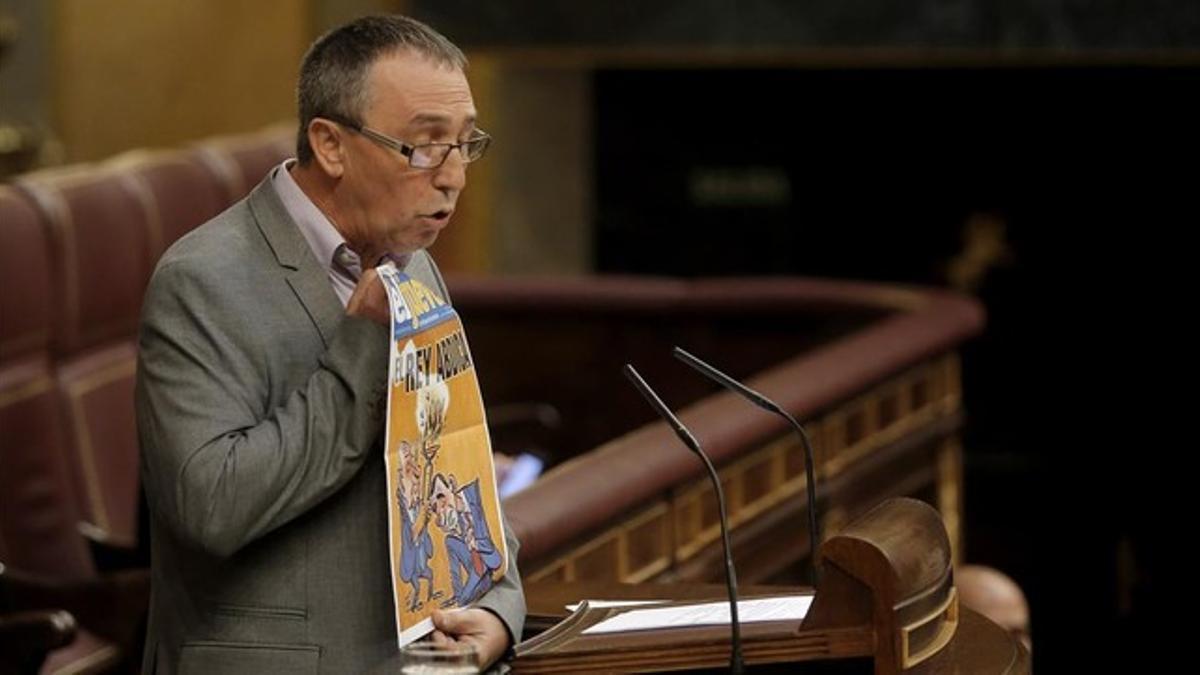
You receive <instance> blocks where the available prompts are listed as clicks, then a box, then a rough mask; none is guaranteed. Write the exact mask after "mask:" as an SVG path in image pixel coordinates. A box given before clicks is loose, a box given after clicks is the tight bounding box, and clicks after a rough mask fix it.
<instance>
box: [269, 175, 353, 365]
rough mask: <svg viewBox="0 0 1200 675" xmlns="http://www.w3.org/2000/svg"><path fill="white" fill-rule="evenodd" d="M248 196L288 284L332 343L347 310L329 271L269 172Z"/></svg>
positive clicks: (317, 327)
mask: <svg viewBox="0 0 1200 675" xmlns="http://www.w3.org/2000/svg"><path fill="white" fill-rule="evenodd" d="M248 199H249V204H250V212H251V213H253V214H254V220H255V222H256V223H258V229H259V231H261V232H262V235H263V237H264V238H265V239H266V240H267V245H268V246H270V247H271V251H272V252H273V253H274V254H275V259H276V261H277V262H278V263H279V266H280V267H282V268H284V270H285V271H284V274H285V276H286V278H287V283H288V285H289V286H291V288H292V292H293V293H295V294H296V298H297V299H299V300H300V304H301V305H303V306H304V310H305V311H306V312H308V316H309V318H311V319H312V322H313V325H314V326H315V327H316V329H317V332H319V333H320V334H321V340H322V341H323V342H324V343H325V345H326V346H329V341H330V339H332V337H333V332H334V330H336V329H337V327H338V324H339V323H341V320H342V316H343V315H344V314H345V309H344V308H343V307H342V303H341V301H339V300H338V298H337V295H336V294H335V293H334V291H333V287H332V286H331V285H330V283H329V274H328V272H327V271H326V269H325V267H324V266H323V265H322V264H321V263H319V262H317V259H316V256H314V255H313V252H312V249H311V248H310V247H309V245H308V242H307V241H306V240H305V239H304V235H302V234H300V230H299V229H298V228H297V227H296V224H295V223H293V222H292V219H291V217H290V216H288V213H287V209H286V208H284V206H283V202H282V201H281V200H280V199H279V194H278V193H276V192H275V188H274V187H272V186H271V176H270V175H269V174H268V176H267V177H266V178H265V179H263V181H262V182H261V183H259V184H258V187H256V188H254V190H253V191H252V192H251V193H250V196H249V198H248Z"/></svg>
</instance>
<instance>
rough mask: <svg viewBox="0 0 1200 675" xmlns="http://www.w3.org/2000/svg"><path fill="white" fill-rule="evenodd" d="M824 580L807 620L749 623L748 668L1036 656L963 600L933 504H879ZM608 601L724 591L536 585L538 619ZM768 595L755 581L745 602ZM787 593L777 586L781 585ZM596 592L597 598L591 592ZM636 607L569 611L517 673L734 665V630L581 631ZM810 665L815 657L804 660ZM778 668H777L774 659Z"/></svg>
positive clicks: (871, 668) (533, 612) (901, 665)
mask: <svg viewBox="0 0 1200 675" xmlns="http://www.w3.org/2000/svg"><path fill="white" fill-rule="evenodd" d="M821 560H822V577H821V580H820V582H819V583H818V584H817V587H816V589H815V591H814V590H813V589H792V590H790V591H786V593H791V594H812V595H814V596H815V597H814V598H813V603H812V606H811V608H810V609H809V612H808V614H807V616H806V617H805V618H804V620H803V621H775V622H764V623H750V624H744V625H743V626H742V641H743V650H744V653H745V660H746V664H747V667H748V669H750V670H752V671H753V670H759V669H763V670H784V668H782V666H787V668H786V670H787V671H788V672H794V671H801V672H802V671H804V670H806V669H812V670H814V671H819V672H830V671H831V668H830V667H831V666H832V667H833V669H832V670H835V671H836V672H874V673H875V674H876V675H887V674H890V673H943V672H945V673H950V672H970V673H1027V672H1029V655H1028V653H1027V652H1026V651H1025V649H1024V647H1023V646H1021V645H1020V643H1019V642H1018V641H1017V640H1015V639H1014V638H1013V637H1012V636H1010V635H1009V634H1008V633H1006V632H1005V631H1004V630H1003V629H1001V628H1000V627H999V626H996V625H995V624H993V623H992V622H990V621H988V620H987V619H985V618H983V617H982V616H980V615H978V614H976V613H975V612H972V611H970V610H968V609H966V608H960V607H959V604H958V595H957V592H956V589H955V586H954V576H953V566H952V564H951V556H950V545H949V541H948V538H947V535H946V530H945V527H944V526H943V524H942V521H941V518H940V516H939V515H938V513H937V512H936V511H934V510H933V508H931V507H930V506H928V505H926V504H925V503H923V502H920V501H917V500H913V499H905V498H900V499H892V500H888V501H886V502H883V503H881V504H880V505H879V506H877V507H876V508H874V509H872V510H871V511H869V512H868V513H866V514H864V515H863V516H862V517H860V518H859V519H857V520H856V521H854V522H852V523H851V524H850V525H849V526H847V527H846V528H845V529H843V530H842V532H840V533H839V534H838V535H836V536H834V537H831V538H830V539H828V540H827V541H826V542H825V543H824V544H823V545H822V546H821ZM593 591H599V592H600V593H604V594H605V595H604V598H605V599H633V598H639V597H641V598H657V599H669V600H671V601H673V602H675V603H678V604H686V603H692V602H696V601H698V600H703V601H707V602H711V601H713V600H720V599H722V598H724V597H726V596H725V592H724V589H723V587H718V586H713V585H706V586H697V585H688V586H682V585H655V584H643V585H636V586H626V587H625V588H624V589H622V588H621V585H619V584H607V585H595V586H593V587H592V588H587V585H586V584H574V585H569V584H568V585H564V584H542V585H533V586H530V588H529V589H527V595H528V596H529V605H530V621H531V625H532V626H536V625H537V621H538V619H539V618H546V617H552V616H554V614H555V605H557V607H558V608H559V609H560V610H561V614H562V615H565V614H566V611H565V609H563V604H561V603H562V602H563V601H564V600H567V599H568V598H569V599H570V600H576V601H577V600H580V599H582V598H581V597H579V596H578V595H576V596H575V597H574V598H570V594H571V593H576V594H578V593H581V592H582V593H588V594H591V592H593ZM764 594H767V591H766V590H765V589H759V588H750V589H746V591H745V592H743V596H744V598H750V597H755V596H761V595H764ZM775 594H778V593H775ZM591 597H593V598H594V597H596V595H591ZM626 611H630V608H628V607H626V608H612V607H609V608H605V609H587V608H586V607H585V608H584V609H582V610H581V611H577V612H575V613H572V614H570V615H567V616H565V618H563V620H562V621H560V622H558V623H556V624H554V625H553V626H552V627H550V628H548V629H547V630H545V631H544V632H542V633H541V634H539V635H537V636H535V637H533V638H531V639H529V640H526V641H524V642H522V643H521V644H519V645H517V647H516V659H515V661H514V662H513V669H514V670H515V671H516V672H517V673H551V672H647V671H680V670H698V669H713V668H718V669H719V668H722V667H724V666H726V665H727V664H728V663H729V635H730V631H729V628H728V627H727V626H704V627H689V628H671V629H658V630H648V631H637V632H626V633H607V634H583V633H582V631H583V630H584V629H586V628H588V627H589V626H592V625H594V624H596V623H598V622H599V621H602V620H604V619H606V618H608V617H610V616H614V615H616V614H618V613H621V612H626ZM805 664H808V665H807V667H806V666H805ZM772 666H774V667H772Z"/></svg>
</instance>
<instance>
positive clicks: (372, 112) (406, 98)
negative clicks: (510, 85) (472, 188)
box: [337, 51, 475, 266]
mask: <svg viewBox="0 0 1200 675" xmlns="http://www.w3.org/2000/svg"><path fill="white" fill-rule="evenodd" d="M367 84H368V89H367V91H368V97H367V106H366V110H365V111H364V112H363V114H362V115H361V119H360V120H359V121H360V122H361V123H362V124H363V126H365V127H369V128H371V129H373V130H375V131H378V132H380V133H383V134H386V135H388V136H391V137H393V138H395V139H397V140H400V141H403V142H405V143H408V144H409V145H419V144H421V143H458V142H461V141H463V140H466V139H467V138H468V137H470V135H471V133H472V131H474V129H475V103H474V100H473V99H472V98H471V88H470V86H469V85H468V84H467V79H466V76H465V75H464V74H463V73H462V71H459V70H456V69H453V68H451V67H448V66H443V65H440V64H437V63H434V62H433V61H430V60H427V59H426V58H425V57H423V56H420V55H417V54H414V53H411V52H408V51H404V52H400V53H397V54H393V55H390V56H384V57H382V58H380V59H379V60H377V61H376V62H375V63H374V64H373V65H372V66H371V69H370V71H369V74H368V78H367ZM344 138H345V143H346V170H345V174H344V175H343V176H342V180H341V181H340V182H339V183H338V186H337V192H338V196H337V201H338V203H339V209H338V217H337V221H338V224H339V225H340V226H341V228H340V229H342V230H343V234H344V236H346V239H347V240H348V241H349V243H350V245H351V247H352V248H354V249H355V250H356V251H357V252H358V253H359V255H361V256H363V257H364V260H363V264H364V266H366V265H371V264H373V263H374V262H375V260H372V259H367V258H368V257H371V258H375V259H378V257H380V256H382V255H383V254H385V253H392V254H404V253H411V252H413V251H416V250H418V249H422V248H427V247H428V246H430V245H431V244H433V242H434V241H435V240H436V239H437V236H438V233H439V232H441V231H442V229H443V228H445V227H446V225H448V224H449V222H450V217H451V215H452V214H453V213H454V208H455V205H456V203H457V202H458V196H459V194H460V193H461V192H462V189H463V187H465V185H466V181H467V176H466V163H465V162H464V161H463V157H462V154H461V153H460V151H459V150H453V151H451V152H450V154H449V156H448V157H446V161H445V163H443V164H442V165H441V166H440V167H438V168H436V169H415V168H413V167H411V166H409V164H408V159H407V158H405V157H404V156H403V155H401V154H400V153H399V152H397V151H396V150H393V149H391V148H387V147H384V146H382V145H379V144H377V143H376V142H374V141H372V140H371V139H370V138H367V137H366V136H363V135H362V134H356V133H353V132H350V131H349V130H347V132H346V134H345V136H344Z"/></svg>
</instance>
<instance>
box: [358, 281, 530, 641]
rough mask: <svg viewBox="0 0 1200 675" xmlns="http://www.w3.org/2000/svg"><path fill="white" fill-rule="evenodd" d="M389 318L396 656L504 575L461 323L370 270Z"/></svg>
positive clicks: (479, 409) (406, 286)
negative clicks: (435, 618)
mask: <svg viewBox="0 0 1200 675" xmlns="http://www.w3.org/2000/svg"><path fill="white" fill-rule="evenodd" d="M376 271H377V272H378V273H379V276H380V278H381V279H382V281H383V285H384V287H385V288H386V289H387V293H388V299H389V301H390V303H391V311H392V345H391V355H390V358H389V364H388V415H387V426H386V428H385V431H384V433H385V439H386V445H385V449H386V458H387V478H388V488H387V489H388V504H389V511H388V526H389V530H390V538H391V542H390V544H391V554H392V592H393V597H394V600H395V607H396V630H397V639H398V640H399V643H400V646H401V647H403V646H404V645H406V644H408V643H410V642H412V641H413V640H416V639H417V638H420V637H422V636H424V635H426V634H427V633H429V632H431V631H432V630H433V622H432V621H431V620H430V618H429V617H430V615H431V614H432V613H433V610H435V609H450V608H454V607H464V606H467V605H469V604H471V603H472V602H474V601H475V600H476V599H478V598H479V597H480V596H481V595H483V594H484V593H486V592H487V591H488V589H490V588H491V587H492V586H493V585H494V584H495V583H496V582H497V581H499V580H500V578H501V577H503V576H504V573H505V571H506V569H507V564H508V551H507V550H506V548H505V544H504V529H503V527H504V525H503V522H502V521H501V519H500V498H499V494H498V492H497V490H496V480H495V469H494V467H493V464H492V447H491V441H490V440H489V437H488V430H487V420H486V419H485V417H484V410H483V400H482V397H481V396H480V393H479V381H478V379H477V378H476V376H475V367H474V363H473V362H472V360H471V351H470V349H468V347H467V339H466V335H465V334H464V333H463V328H462V322H461V321H459V318H458V314H457V313H456V312H455V311H454V308H453V307H451V306H450V305H449V304H447V303H446V302H445V300H444V299H443V298H441V297H440V296H439V295H438V294H437V293H436V292H435V291H433V290H432V289H430V288H428V287H427V286H425V285H424V284H422V283H421V282H420V281H417V280H416V279H412V278H410V277H409V276H408V275H406V274H405V273H403V272H401V271H399V270H397V269H396V268H395V266H393V265H390V264H389V265H381V266H380V267H378V268H376Z"/></svg>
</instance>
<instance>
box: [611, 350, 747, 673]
mask: <svg viewBox="0 0 1200 675" xmlns="http://www.w3.org/2000/svg"><path fill="white" fill-rule="evenodd" d="M622 370H623V371H624V373H625V377H628V378H629V381H630V382H632V383H633V386H635V387H637V390H638V391H640V392H641V393H642V396H643V397H645V399H646V401H647V402H648V403H649V404H650V407H652V408H654V410H655V412H657V413H658V414H659V416H660V417H662V418H663V419H664V420H666V422H667V424H668V425H670V427H671V429H672V430H673V431H674V432H675V435H676V436H678V437H679V440H681V441H683V444H684V445H686V446H687V447H688V449H689V450H691V451H692V452H694V453H696V455H697V456H698V457H700V459H701V460H702V461H703V462H704V466H705V468H707V469H708V477H709V478H711V479H712V483H713V487H714V488H715V489H716V491H717V510H718V513H719V514H720V516H721V538H722V540H723V541H724V544H725V584H726V586H728V587H729V626H730V629H731V630H732V632H733V636H732V640H731V650H730V654H729V672H731V673H735V675H741V673H742V672H743V670H744V669H745V665H744V663H743V661H742V629H741V623H740V622H739V621H738V593H737V574H735V573H734V571H733V549H732V547H731V546H730V545H729V520H728V518H727V517H726V515H725V491H724V490H722V489H721V479H720V478H719V477H718V476H717V470H716V469H715V468H713V465H712V462H711V461H709V459H708V455H706V454H704V451H703V450H701V449H700V443H699V442H697V441H696V437H695V436H692V432H690V431H688V430H687V427H685V426H683V422H680V421H679V418H678V417H676V416H675V413H673V412H671V409H670V408H668V407H667V406H666V404H665V403H663V402H662V400H661V399H660V398H658V394H655V393H654V390H653V389H651V388H650V385H648V384H646V381H645V380H643V379H642V376H641V375H638V372H637V371H636V370H634V369H633V366H631V365H629V364H628V363H626V364H625V367H624V368H623V369H622Z"/></svg>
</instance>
